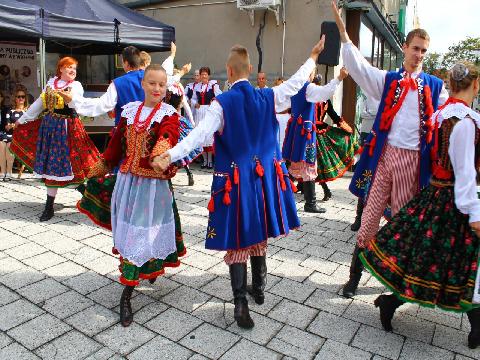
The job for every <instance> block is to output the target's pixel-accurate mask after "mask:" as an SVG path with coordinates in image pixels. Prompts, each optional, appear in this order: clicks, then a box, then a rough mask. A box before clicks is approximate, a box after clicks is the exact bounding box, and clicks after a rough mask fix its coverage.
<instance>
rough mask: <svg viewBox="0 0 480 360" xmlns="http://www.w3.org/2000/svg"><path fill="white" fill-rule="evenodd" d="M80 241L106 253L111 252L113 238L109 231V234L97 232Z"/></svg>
mask: <svg viewBox="0 0 480 360" xmlns="http://www.w3.org/2000/svg"><path fill="white" fill-rule="evenodd" d="M81 243H82V244H84V245H88V246H90V247H92V248H94V249H97V250H100V251H103V252H105V253H107V254H111V253H112V246H113V240H112V236H111V233H110V235H105V234H98V235H95V236H92V237H90V238H88V239H85V240H82V241H81Z"/></svg>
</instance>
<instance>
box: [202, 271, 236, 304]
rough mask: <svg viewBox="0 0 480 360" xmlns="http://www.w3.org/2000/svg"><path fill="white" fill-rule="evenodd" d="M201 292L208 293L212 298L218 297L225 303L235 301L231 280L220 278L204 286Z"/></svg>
mask: <svg viewBox="0 0 480 360" xmlns="http://www.w3.org/2000/svg"><path fill="white" fill-rule="evenodd" d="M201 291H203V292H206V293H207V294H210V295H212V296H216V297H218V298H220V299H222V300H225V301H231V300H232V299H233V293H232V286H231V284H230V280H227V279H225V278H222V277H220V276H219V277H217V278H216V279H215V280H213V281H211V282H209V283H208V284H206V285H205V286H203V287H202V288H201Z"/></svg>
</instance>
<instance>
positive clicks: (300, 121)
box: [297, 116, 302, 125]
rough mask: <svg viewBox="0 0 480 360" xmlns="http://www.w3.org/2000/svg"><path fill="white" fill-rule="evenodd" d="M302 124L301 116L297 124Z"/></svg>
mask: <svg viewBox="0 0 480 360" xmlns="http://www.w3.org/2000/svg"><path fill="white" fill-rule="evenodd" d="M301 123H302V118H301V117H300V116H299V117H298V119H297V124H298V125H300V124H301Z"/></svg>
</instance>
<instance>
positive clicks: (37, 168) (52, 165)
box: [10, 114, 100, 187]
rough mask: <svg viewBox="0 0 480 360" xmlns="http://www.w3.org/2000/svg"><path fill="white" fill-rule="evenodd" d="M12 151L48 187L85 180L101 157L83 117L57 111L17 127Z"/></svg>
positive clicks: (75, 183) (73, 183)
mask: <svg viewBox="0 0 480 360" xmlns="http://www.w3.org/2000/svg"><path fill="white" fill-rule="evenodd" d="M10 151H12V152H13V153H14V154H15V156H16V157H17V158H18V159H19V160H20V161H21V162H22V163H23V164H25V166H26V167H27V168H29V169H30V170H33V172H34V174H35V176H36V177H39V178H41V179H43V181H44V183H45V185H46V186H48V187H65V186H68V185H74V186H75V185H78V184H81V183H83V182H84V181H85V180H86V175H87V173H88V171H89V170H90V168H91V167H92V166H93V165H94V164H95V163H96V162H97V161H98V160H99V159H100V153H99V152H98V150H97V148H96V147H95V145H94V144H93V142H92V141H91V139H90V138H89V136H88V135H87V133H86V132H85V129H84V127H83V125H82V122H81V121H80V119H78V118H65V117H61V116H60V115H56V114H44V115H43V117H41V118H39V119H37V120H35V121H31V122H28V123H26V124H23V125H20V126H19V127H18V128H17V129H15V132H14V135H13V142H12V145H11V148H10Z"/></svg>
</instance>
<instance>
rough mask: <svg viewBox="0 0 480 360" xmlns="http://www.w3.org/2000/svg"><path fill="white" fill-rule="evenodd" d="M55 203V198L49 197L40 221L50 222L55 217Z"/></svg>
mask: <svg viewBox="0 0 480 360" xmlns="http://www.w3.org/2000/svg"><path fill="white" fill-rule="evenodd" d="M54 201H55V197H54V196H50V195H47V202H46V203H45V209H44V210H43V213H42V215H41V216H40V221H48V220H50V219H51V218H52V217H53V214H54V211H53V202H54Z"/></svg>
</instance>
